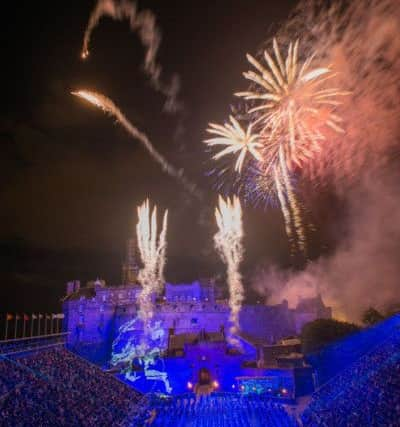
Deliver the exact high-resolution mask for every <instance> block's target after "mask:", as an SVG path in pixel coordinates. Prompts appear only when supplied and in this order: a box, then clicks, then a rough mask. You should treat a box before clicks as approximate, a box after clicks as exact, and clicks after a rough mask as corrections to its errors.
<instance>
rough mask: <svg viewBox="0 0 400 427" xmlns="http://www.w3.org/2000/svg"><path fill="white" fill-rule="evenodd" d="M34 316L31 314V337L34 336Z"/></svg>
mask: <svg viewBox="0 0 400 427" xmlns="http://www.w3.org/2000/svg"><path fill="white" fill-rule="evenodd" d="M33 316H34V314H33V313H32V314H31V337H32V336H33V321H34V317H33Z"/></svg>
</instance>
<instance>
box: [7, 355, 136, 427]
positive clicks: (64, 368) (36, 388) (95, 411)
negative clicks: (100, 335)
mask: <svg viewBox="0 0 400 427" xmlns="http://www.w3.org/2000/svg"><path fill="white" fill-rule="evenodd" d="M0 393H1V394H0V419H1V425H2V426H4V427H11V426H13V427H16V426H94V425H96V426H129V425H131V421H132V419H133V418H134V416H135V415H136V414H137V413H139V412H140V408H141V407H142V406H143V405H142V402H141V395H140V394H139V393H137V392H136V391H134V390H133V389H131V388H129V387H128V386H126V385H125V384H123V383H121V382H119V381H118V380H117V379H116V378H114V377H112V376H110V375H108V374H106V373H104V372H102V371H101V370H100V369H99V368H97V367H95V366H94V365H91V364H90V363H88V362H86V361H84V360H82V359H80V358H79V357H77V356H76V355H74V354H72V353H70V352H69V351H68V350H66V349H65V348H63V347H57V348H51V349H45V350H43V351H40V352H35V353H32V354H29V355H24V356H23V357H19V358H13V359H11V358H6V357H1V358H0Z"/></svg>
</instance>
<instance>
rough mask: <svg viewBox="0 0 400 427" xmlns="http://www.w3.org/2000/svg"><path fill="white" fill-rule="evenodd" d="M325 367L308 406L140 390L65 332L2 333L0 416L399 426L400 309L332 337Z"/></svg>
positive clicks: (85, 424) (16, 420) (123, 426)
mask: <svg viewBox="0 0 400 427" xmlns="http://www.w3.org/2000/svg"><path fill="white" fill-rule="evenodd" d="M315 361H317V362H318V364H319V365H318V366H316V368H317V370H319V371H320V372H323V374H324V375H326V376H328V375H330V379H329V380H328V381H326V382H325V383H324V384H323V385H322V386H321V387H320V388H319V389H318V390H317V391H316V392H315V393H314V394H313V395H312V396H311V400H310V402H309V404H308V405H307V407H306V408H305V410H304V412H303V413H302V415H301V419H299V418H295V417H293V414H290V413H289V412H290V411H288V409H287V407H286V406H285V405H283V404H282V403H279V402H276V401H274V399H273V398H271V397H266V396H265V395H262V394H260V395H256V394H244V393H240V392H239V391H236V392H235V391H233V392H214V393H212V394H211V395H209V396H202V397H196V396H195V395H194V394H193V393H185V394H180V395H176V396H163V395H154V394H149V395H146V396H144V395H142V394H141V393H139V392H137V391H136V390H135V389H133V388H132V387H131V386H129V385H126V384H124V383H122V382H120V381H119V380H118V379H117V378H116V377H114V376H113V375H111V374H109V373H106V372H104V371H102V370H101V369H100V368H99V367H97V366H95V365H93V364H92V363H91V362H89V361H87V360H85V359H82V358H81V357H80V356H77V355H76V354H74V353H72V352H70V351H69V350H68V349H67V348H66V347H65V337H64V336H63V335H62V334H56V335H54V336H47V337H38V338H32V339H31V340H29V339H25V340H24V341H21V340H15V341H14V340H9V341H8V342H1V343H0V420H1V421H0V425H1V426H4V427H11V426H12V427H14V426H21V427H22V426H77V427H78V426H79V427H89V426H116V427H143V426H145V425H152V426H154V427H169V426H171V427H172V426H174V427H175V426H177V427H179V426H182V427H184V426H193V427H235V426H240V427H250V426H252V427H258V426H260V427H261V426H266V427H297V426H299V425H303V426H304V427H311V426H312V427H318V426H324V427H325V426H333V427H340V426H346V427H359V426H371V427H374V426H388V427H390V426H392V427H395V426H398V425H399V422H398V420H399V419H400V316H393V317H392V318H390V319H387V320H385V321H384V322H381V323H380V324H378V325H376V326H374V327H371V328H368V329H365V330H363V331H362V332H359V333H357V334H354V335H352V336H351V337H348V338H346V339H344V340H341V341H338V342H336V343H334V344H333V345H330V346H327V347H326V348H325V349H324V350H323V351H322V352H321V355H320V357H319V358H316V357H315V356H314V362H315Z"/></svg>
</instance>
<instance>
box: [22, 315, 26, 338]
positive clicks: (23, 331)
mask: <svg viewBox="0 0 400 427" xmlns="http://www.w3.org/2000/svg"><path fill="white" fill-rule="evenodd" d="M23 316H24V319H23V322H24V323H23V324H22V338H25V328H26V314H25V313H24V314H23Z"/></svg>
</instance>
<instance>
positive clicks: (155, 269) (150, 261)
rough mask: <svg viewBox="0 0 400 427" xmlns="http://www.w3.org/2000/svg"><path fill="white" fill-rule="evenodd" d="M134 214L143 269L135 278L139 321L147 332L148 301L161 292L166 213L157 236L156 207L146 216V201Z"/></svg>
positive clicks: (147, 212) (149, 315) (150, 308)
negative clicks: (136, 219)
mask: <svg viewBox="0 0 400 427" xmlns="http://www.w3.org/2000/svg"><path fill="white" fill-rule="evenodd" d="M137 212H138V222H137V225H136V236H137V242H138V247H139V252H140V257H141V260H142V263H143V268H142V269H141V270H140V271H139V276H138V279H139V282H140V284H141V285H142V290H141V292H140V294H139V317H140V319H141V320H142V321H143V323H144V326H145V330H146V331H147V330H148V329H149V325H150V323H149V322H150V320H151V319H152V317H153V312H154V307H153V302H152V297H153V295H154V293H156V292H159V291H160V290H161V288H162V285H163V283H164V266H165V252H166V247H167V241H166V234H167V217H168V211H165V213H164V216H163V222H162V229H161V233H160V235H159V236H158V234H157V206H154V208H153V211H152V213H150V203H149V200H148V199H147V200H146V201H144V202H143V204H142V205H141V206H139V207H138V208H137Z"/></svg>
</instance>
